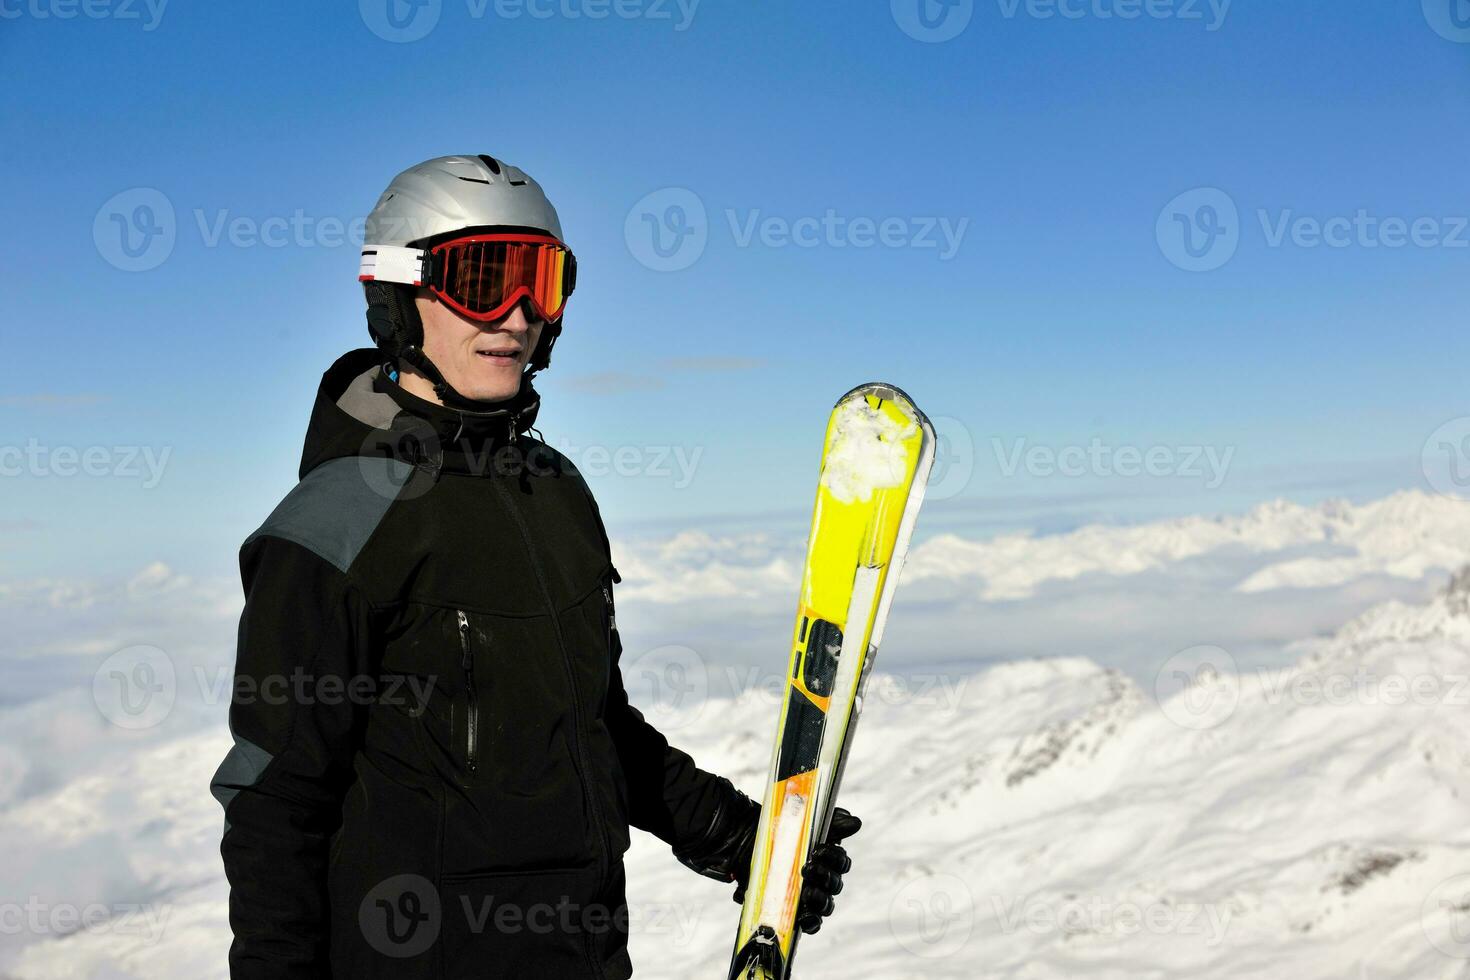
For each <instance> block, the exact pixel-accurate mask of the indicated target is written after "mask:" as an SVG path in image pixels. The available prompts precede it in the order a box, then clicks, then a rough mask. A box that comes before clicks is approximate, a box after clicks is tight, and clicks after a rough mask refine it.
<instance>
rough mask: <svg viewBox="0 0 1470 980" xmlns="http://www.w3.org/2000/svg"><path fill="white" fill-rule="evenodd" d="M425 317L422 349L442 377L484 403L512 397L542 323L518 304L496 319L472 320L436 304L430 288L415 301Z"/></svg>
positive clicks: (467, 394) (525, 304)
mask: <svg viewBox="0 0 1470 980" xmlns="http://www.w3.org/2000/svg"><path fill="white" fill-rule="evenodd" d="M414 303H415V305H417V306H418V311H419V316H420V317H422V318H423V321H424V353H425V354H427V355H429V360H431V361H433V362H434V366H435V367H437V368H438V369H439V371H440V373H442V374H443V375H444V380H445V381H448V382H449V384H450V386H451V387H453V388H454V390H455V391H458V392H459V393H460V394H461V395H464V396H465V397H466V398H471V399H474V400H475V401H482V402H495V401H502V400H504V399H506V398H510V397H511V396H512V395H514V394H515V393H516V392H517V391H519V390H520V387H521V372H522V371H524V370H525V368H526V362H527V361H529V360H530V359H531V352H532V351H534V350H535V349H536V342H537V341H538V340H540V339H541V330H542V328H543V327H545V326H546V324H545V323H544V322H543V321H542V320H540V319H538V318H536V317H535V315H534V314H531V315H530V316H529V317H528V316H527V311H528V304H527V303H525V302H524V301H523V302H520V303H517V304H516V305H515V308H514V309H512V310H511V311H510V312H509V313H507V314H506V315H505V316H503V317H501V318H500V319H499V320H493V321H490V322H488V323H482V322H480V321H478V320H471V319H470V318H469V317H467V316H463V315H461V314H460V313H457V312H456V311H455V310H453V309H451V308H450V307H449V306H448V305H447V304H444V303H441V302H439V300H438V298H437V297H435V296H434V295H433V294H432V293H430V292H429V291H428V290H422V291H420V293H419V295H418V296H417V297H416V298H415V299H414Z"/></svg>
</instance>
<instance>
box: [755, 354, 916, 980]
mask: <svg viewBox="0 0 1470 980" xmlns="http://www.w3.org/2000/svg"><path fill="white" fill-rule="evenodd" d="M933 463H934V428H933V426H932V425H930V423H929V420H928V418H926V417H925V416H924V413H923V412H921V411H919V409H918V408H917V407H915V405H914V403H913V401H912V400H911V399H910V398H909V397H908V395H906V394H904V393H903V392H902V391H901V390H899V389H898V388H896V387H894V386H893V385H889V384H882V383H870V384H865V385H860V386H858V387H856V388H854V389H853V390H852V391H849V392H848V393H847V394H845V395H843V396H842V398H840V399H839V400H838V402H837V405H836V407H835V408H833V410H832V415H831V417H830V418H829V419H828V421H827V435H826V440H825V442H824V443H823V447H822V466H821V477H820V479H819V481H818V485H817V499H816V505H815V508H814V509H813V513H812V527H811V534H810V537H809V538H808V541H807V557H806V567H805V570H804V571H803V573H802V582H801V595H800V598H799V600H798V603H797V610H796V626H795V630H794V631H793V640H792V646H791V662H790V665H789V668H788V669H787V672H786V675H785V676H786V692H785V697H784V699H783V701H782V705H781V714H780V717H779V719H778V721H777V725H776V738H775V745H774V747H773V749H772V752H771V767H770V774H769V777H768V779H767V782H766V791H765V803H764V805H763V806H762V808H761V818H760V824H759V826H758V828H757V830H756V842H755V848H754V852H753V854H752V856H751V867H750V879H749V884H748V885H747V887H746V892H745V902H744V905H743V906H742V907H741V911H740V929H739V931H738V933H737V934H736V937H735V949H734V955H733V956H732V959H731V964H730V973H729V980H787V978H788V977H790V975H791V961H792V958H793V956H794V955H795V953H796V940H797V938H798V930H797V927H796V910H797V901H798V899H799V897H800V895H801V884H802V882H801V868H802V866H803V865H804V864H806V862H807V859H808V858H809V856H810V854H811V850H812V848H813V847H814V846H815V845H816V844H818V843H820V842H821V841H822V840H823V839H824V838H825V837H826V834H827V828H828V824H829V823H830V821H831V818H832V810H833V807H834V804H835V801H836V797H837V788H838V785H839V783H840V782H841V780H842V771H843V768H844V766H845V765H846V762H847V754H848V749H849V747H850V746H851V743H852V735H853V730H854V728H855V727H856V724H857V719H858V715H859V714H860V713H861V711H862V699H863V690H864V688H865V687H866V684H867V679H868V672H869V671H870V670H871V668H872V666H873V660H874V658H875V657H876V655H877V652H878V644H879V642H880V641H881V640H882V637H883V625H884V623H885V621H886V620H887V618H888V609H889V606H890V605H891V604H892V602H893V594H894V592H895V591H896V590H897V587H898V578H899V572H900V570H901V568H902V566H903V561H904V557H905V555H906V553H907V551H908V545H909V539H910V538H911V537H912V535H913V530H914V523H915V521H916V520H917V518H918V513H919V506H920V504H921V503H922V502H923V497H924V487H925V485H926V483H927V482H928V479H929V470H930V468H931V467H932V466H933Z"/></svg>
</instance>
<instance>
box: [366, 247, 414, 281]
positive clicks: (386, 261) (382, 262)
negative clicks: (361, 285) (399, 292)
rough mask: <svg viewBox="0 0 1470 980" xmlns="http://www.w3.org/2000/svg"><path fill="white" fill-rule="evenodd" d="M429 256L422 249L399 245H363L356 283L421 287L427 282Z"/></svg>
mask: <svg viewBox="0 0 1470 980" xmlns="http://www.w3.org/2000/svg"><path fill="white" fill-rule="evenodd" d="M428 259H429V255H428V253H427V252H425V251H424V250H423V249H419V248H404V247H403V246H401V245H364V246H363V249H362V265H360V266H359V267H358V270H357V281H358V282H396V283H402V284H403V285H405V286H422V285H423V284H424V283H425V282H426V281H427V280H428V275H427V270H426V268H425V267H426V266H427V265H428Z"/></svg>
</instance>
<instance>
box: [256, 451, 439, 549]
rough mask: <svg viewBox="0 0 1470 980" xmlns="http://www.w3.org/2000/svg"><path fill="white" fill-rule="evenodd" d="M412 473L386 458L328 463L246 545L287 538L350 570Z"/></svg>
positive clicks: (289, 496)
mask: <svg viewBox="0 0 1470 980" xmlns="http://www.w3.org/2000/svg"><path fill="white" fill-rule="evenodd" d="M412 473H413V467H412V466H410V465H409V464H408V463H405V462H403V461H402V460H397V459H388V458H385V457H373V456H349V457H344V458H342V459H334V460H331V461H329V462H326V463H323V464H322V465H321V466H318V467H317V468H316V469H314V470H312V471H311V472H310V473H308V474H306V478H305V479H303V480H302V481H301V482H300V483H298V484H296V487H295V489H293V490H292V491H291V492H290V493H288V494H286V499H285V500H282V501H281V503H280V505H279V506H278V507H276V509H275V510H274V511H273V512H272V513H271V516H270V517H267V518H266V519H265V523H264V524H262V525H261V526H260V529H259V530H257V531H256V532H255V533H254V534H252V535H250V537H249V538H247V539H246V540H245V543H246V544H247V545H248V544H249V543H250V542H251V541H254V540H255V539H256V538H259V537H262V536H270V537H276V538H284V539H286V540H287V541H294V542H296V543H297V544H299V545H301V546H302V547H304V548H306V549H308V550H310V551H312V552H314V553H315V554H317V555H318V556H319V557H321V558H323V559H325V560H326V561H329V562H331V563H332V564H333V565H335V566H336V567H337V568H338V569H339V570H341V571H343V572H345V571H347V569H348V568H350V567H351V566H352V563H353V561H355V560H356V559H357V555H358V552H360V551H362V547H363V545H365V544H367V541H368V538H370V537H372V534H373V531H375V530H377V527H378V523H379V522H380V521H381V520H382V519H383V515H384V514H386V513H387V512H388V508H389V507H391V506H392V505H393V501H394V500H395V499H397V497H398V492H399V491H400V490H401V489H402V488H403V485H404V483H405V482H407V480H408V478H409V476H410V475H411V474H412Z"/></svg>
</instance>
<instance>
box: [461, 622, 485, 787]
mask: <svg viewBox="0 0 1470 980" xmlns="http://www.w3.org/2000/svg"><path fill="white" fill-rule="evenodd" d="M457 613H458V617H459V653H460V666H461V667H462V668H463V669H464V687H465V694H466V700H467V701H468V705H467V707H466V710H465V736H464V755H465V766H466V768H468V769H469V771H470V772H474V771H475V770H476V769H477V768H478V767H479V756H480V699H479V697H478V696H477V694H476V693H475V651H474V647H473V645H472V643H471V640H470V618H469V617H468V616H466V615H465V614H464V611H463V610H457Z"/></svg>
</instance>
